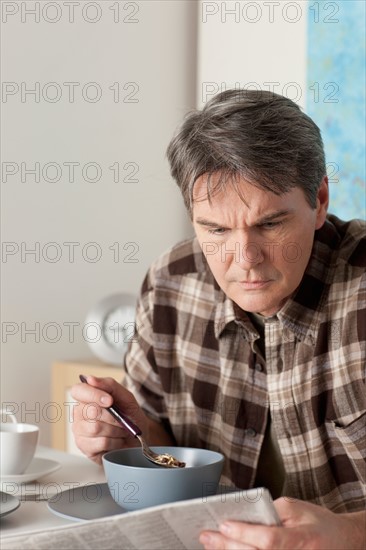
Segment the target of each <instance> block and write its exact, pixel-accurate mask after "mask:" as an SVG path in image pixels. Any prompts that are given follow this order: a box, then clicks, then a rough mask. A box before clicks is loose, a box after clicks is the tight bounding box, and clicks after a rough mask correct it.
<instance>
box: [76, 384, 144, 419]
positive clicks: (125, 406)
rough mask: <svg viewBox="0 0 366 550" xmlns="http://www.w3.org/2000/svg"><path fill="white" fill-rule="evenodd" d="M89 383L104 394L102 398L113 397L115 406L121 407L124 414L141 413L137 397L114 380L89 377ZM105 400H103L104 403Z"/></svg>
mask: <svg viewBox="0 0 366 550" xmlns="http://www.w3.org/2000/svg"><path fill="white" fill-rule="evenodd" d="M87 382H88V384H90V385H91V386H93V387H95V388H98V389H99V390H101V391H102V392H105V393H102V394H101V397H105V394H107V395H108V396H112V401H113V403H114V404H116V405H119V406H121V408H122V410H123V412H124V413H125V414H127V415H132V416H134V415H136V414H139V413H140V410H141V409H140V406H139V404H138V403H137V401H136V398H135V396H134V395H133V394H132V393H131V392H130V391H128V390H127V389H126V388H124V387H123V386H122V385H121V384H120V383H119V382H117V381H116V380H114V378H108V377H107V378H98V377H97V376H88V377H87ZM104 401H105V400H104V399H103V402H104Z"/></svg>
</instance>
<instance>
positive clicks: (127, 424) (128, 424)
mask: <svg viewBox="0 0 366 550" xmlns="http://www.w3.org/2000/svg"><path fill="white" fill-rule="evenodd" d="M79 378H80V380H81V382H84V383H85V384H87V381H86V378H85V376H84V375H82V374H80V375H79ZM106 410H107V411H108V412H109V413H110V414H111V415H112V416H113V418H115V419H116V420H117V421H118V422H119V423H120V424H122V426H123V427H124V428H125V429H126V430H127V431H128V432H130V434H132V435H133V436H134V437H137V436H138V435H141V434H142V431H141V430H140V428H139V427H138V426H136V424H134V423H133V422H132V420H131V419H130V418H128V416H126V415H125V414H124V413H123V412H122V411H121V410H120V409H119V408H118V407H116V405H114V406H113V407H106Z"/></svg>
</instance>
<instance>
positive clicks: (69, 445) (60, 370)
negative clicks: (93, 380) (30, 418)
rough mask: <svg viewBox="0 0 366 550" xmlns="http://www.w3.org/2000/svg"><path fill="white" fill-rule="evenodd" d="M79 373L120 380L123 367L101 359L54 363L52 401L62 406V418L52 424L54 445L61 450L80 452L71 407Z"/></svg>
mask: <svg viewBox="0 0 366 550" xmlns="http://www.w3.org/2000/svg"><path fill="white" fill-rule="evenodd" d="M79 374H86V375H88V374H92V375H93V376H102V377H105V376H111V377H112V378H114V379H115V380H118V381H119V382H120V381H121V380H122V377H123V370H122V367H115V366H113V365H107V364H105V363H102V362H100V361H97V360H95V361H93V360H91V361H57V362H55V363H54V364H53V365H52V389H51V393H52V401H53V402H54V403H57V404H58V405H59V407H61V410H62V413H63V414H62V415H61V418H60V419H59V420H58V421H57V422H54V423H53V424H52V447H53V448H54V449H60V450H61V451H67V452H72V453H75V454H79V453H80V452H79V451H78V449H77V448H76V445H75V444H74V441H73V436H72V432H71V418H72V416H71V409H72V403H73V399H72V397H71V395H70V388H71V386H73V385H74V384H77V383H78V382H79ZM80 454H81V453H80Z"/></svg>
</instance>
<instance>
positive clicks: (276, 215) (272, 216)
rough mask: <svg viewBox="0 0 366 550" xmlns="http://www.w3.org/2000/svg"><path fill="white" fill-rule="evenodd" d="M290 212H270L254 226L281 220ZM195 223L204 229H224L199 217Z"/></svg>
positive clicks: (289, 210) (290, 211)
mask: <svg viewBox="0 0 366 550" xmlns="http://www.w3.org/2000/svg"><path fill="white" fill-rule="evenodd" d="M292 212H293V210H292V209H284V210H278V211H277V212H272V214H266V215H265V216H263V218H260V219H259V220H257V221H256V222H255V224H254V225H262V224H263V223H268V222H271V221H273V220H276V219H278V218H283V217H285V216H288V215H289V214H292ZM196 223H198V224H199V225H202V226H205V227H222V228H224V226H223V225H221V224H220V223H217V222H212V221H210V220H207V219H206V218H200V217H199V218H197V219H196Z"/></svg>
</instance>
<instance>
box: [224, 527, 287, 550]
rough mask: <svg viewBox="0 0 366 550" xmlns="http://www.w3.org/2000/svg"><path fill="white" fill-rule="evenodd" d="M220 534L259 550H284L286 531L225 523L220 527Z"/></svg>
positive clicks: (283, 529) (276, 528) (280, 528)
mask: <svg viewBox="0 0 366 550" xmlns="http://www.w3.org/2000/svg"><path fill="white" fill-rule="evenodd" d="M220 532H221V533H222V534H223V535H225V537H227V538H229V539H233V540H240V541H241V542H242V543H243V544H245V545H247V546H249V547H250V546H251V547H253V548H258V549H260V550H272V549H273V548H276V550H281V548H286V546H285V545H284V539H286V529H285V528H283V527H275V526H267V525H258V524H252V523H244V522H242V521H225V522H224V523H222V524H221V525H220Z"/></svg>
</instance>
